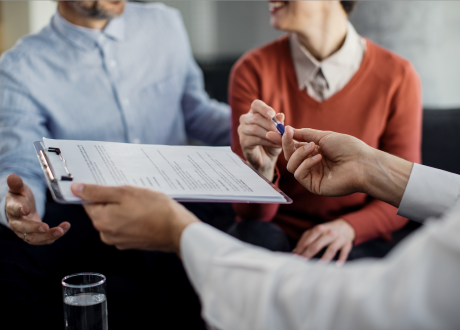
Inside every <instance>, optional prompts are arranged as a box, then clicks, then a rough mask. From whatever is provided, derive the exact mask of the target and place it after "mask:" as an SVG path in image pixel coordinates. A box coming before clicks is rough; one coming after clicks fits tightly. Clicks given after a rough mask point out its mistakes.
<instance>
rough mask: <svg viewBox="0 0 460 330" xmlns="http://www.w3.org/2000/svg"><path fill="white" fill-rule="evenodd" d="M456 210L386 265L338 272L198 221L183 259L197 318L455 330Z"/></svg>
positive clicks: (224, 322) (288, 325)
mask: <svg viewBox="0 0 460 330" xmlns="http://www.w3.org/2000/svg"><path fill="white" fill-rule="evenodd" d="M459 211H460V210H457V212H456V213H455V214H453V215H451V216H450V217H448V218H446V219H444V220H442V221H440V222H439V223H437V224H433V223H430V224H429V225H427V226H424V228H422V229H421V230H420V231H417V233H414V234H413V235H412V236H411V237H410V238H408V239H407V240H406V241H405V242H404V244H401V245H399V246H398V247H397V248H396V249H395V250H394V251H393V252H392V253H391V254H390V256H389V257H387V258H386V259H385V260H383V261H382V260H362V261H355V262H351V263H347V264H345V266H343V267H342V268H340V269H339V268H336V267H335V266H334V265H321V264H317V263H314V262H310V261H306V260H304V259H302V258H301V257H296V256H294V255H292V254H285V253H274V252H270V251H268V250H265V249H262V248H258V247H254V246H252V245H249V244H245V243H242V242H240V241H238V240H236V239H234V238H232V237H229V236H228V235H226V234H224V233H222V232H219V231H218V230H216V229H214V228H212V227H210V226H209V225H206V224H202V223H196V224H192V225H190V226H188V227H187V228H186V229H185V231H184V232H183V234H182V237H181V254H182V259H183V262H184V265H185V269H186V271H187V274H188V276H189V278H190V280H191V282H192V285H193V286H194V288H195V290H196V291H197V293H198V295H199V296H200V298H201V303H202V315H203V317H204V319H205V320H206V321H207V322H208V324H210V325H211V326H213V327H215V328H217V329H248V330H249V329H251V330H257V329H264V330H271V329H273V330H274V329H286V330H289V329H342V330H347V329H350V330H352V329H353V330H356V329H376V330H379V329H414V330H415V329H417V330H423V329H454V328H456V326H455V325H457V326H458V324H460V313H458V306H459V304H460V286H459V285H457V284H458V278H459V276H460V263H459V262H458V259H459V256H460V241H459V240H458V236H459V234H460V221H459V220H458V219H459V218H460V216H459V215H460V214H459V213H460V212H459ZM440 270H442V271H440Z"/></svg>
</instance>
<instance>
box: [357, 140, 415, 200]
mask: <svg viewBox="0 0 460 330" xmlns="http://www.w3.org/2000/svg"><path fill="white" fill-rule="evenodd" d="M368 159H369V161H368V162H367V164H366V168H365V170H364V173H365V175H364V180H363V187H362V192H364V193H366V194H368V195H370V196H372V197H374V198H377V199H380V200H382V201H384V202H386V203H388V204H390V205H393V206H395V207H399V203H400V202H401V199H402V196H403V194H404V190H405V189H406V186H407V182H408V180H409V176H410V173H411V171H412V166H413V163H411V162H409V161H407V160H404V159H402V158H399V157H397V156H394V155H390V154H388V153H386V152H384V151H381V150H377V149H373V148H372V149H371V150H370V155H369V158H368Z"/></svg>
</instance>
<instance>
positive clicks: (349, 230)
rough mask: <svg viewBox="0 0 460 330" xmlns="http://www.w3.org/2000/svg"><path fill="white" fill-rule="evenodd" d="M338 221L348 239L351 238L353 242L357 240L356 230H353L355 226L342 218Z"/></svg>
mask: <svg viewBox="0 0 460 330" xmlns="http://www.w3.org/2000/svg"><path fill="white" fill-rule="evenodd" d="M336 221H338V222H340V223H341V225H342V227H343V228H342V232H343V233H344V235H345V236H346V237H347V238H349V239H350V240H351V241H352V242H353V241H354V240H355V238H356V232H355V228H353V226H352V225H351V224H350V223H349V222H348V221H347V220H345V219H342V218H340V219H337V220H336Z"/></svg>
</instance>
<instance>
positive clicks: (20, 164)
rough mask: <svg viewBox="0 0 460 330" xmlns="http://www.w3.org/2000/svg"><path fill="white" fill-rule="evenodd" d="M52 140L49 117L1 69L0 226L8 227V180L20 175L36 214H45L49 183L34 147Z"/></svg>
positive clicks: (9, 75)
mask: <svg viewBox="0 0 460 330" xmlns="http://www.w3.org/2000/svg"><path fill="white" fill-rule="evenodd" d="M46 136H49V132H48V130H47V128H46V117H45V115H44V114H43V112H42V111H41V109H40V107H39V105H38V104H36V102H35V101H34V100H33V98H32V97H31V96H30V95H29V94H28V92H27V91H26V90H25V88H24V87H23V85H22V84H21V83H18V82H17V81H16V79H15V78H13V76H12V75H11V74H9V73H8V71H7V70H5V67H4V66H0V141H1V147H0V207H1V211H0V223H1V224H3V225H5V226H8V220H7V218H6V214H5V197H6V194H7V192H8V189H9V188H8V185H7V183H6V178H7V177H8V175H9V174H12V173H14V174H17V175H19V176H20V177H21V178H22V179H23V181H24V183H25V184H27V185H28V186H29V188H30V189H31V190H32V192H33V193H34V197H35V202H36V207H37V211H38V213H39V214H40V216H41V217H43V216H44V213H45V202H46V182H45V178H44V176H43V173H42V171H41V168H40V165H39V163H38V160H37V155H36V153H35V149H34V147H33V143H34V142H35V141H40V140H42V138H43V137H46Z"/></svg>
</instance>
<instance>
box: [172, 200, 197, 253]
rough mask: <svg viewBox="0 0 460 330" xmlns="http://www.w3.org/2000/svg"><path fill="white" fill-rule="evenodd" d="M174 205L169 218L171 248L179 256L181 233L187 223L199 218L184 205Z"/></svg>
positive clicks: (189, 223)
mask: <svg viewBox="0 0 460 330" xmlns="http://www.w3.org/2000/svg"><path fill="white" fill-rule="evenodd" d="M175 206H176V207H173V216H172V219H171V225H172V229H171V234H172V237H171V243H172V246H171V250H172V251H173V252H175V253H176V254H177V255H178V256H179V257H180V242H181V237H182V234H183V232H184V230H185V228H187V227H188V226H189V225H191V224H192V223H195V222H200V220H199V219H198V218H197V217H196V216H195V215H194V214H193V213H191V212H190V211H188V210H187V209H186V208H185V207H183V206H182V205H180V204H177V203H175Z"/></svg>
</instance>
